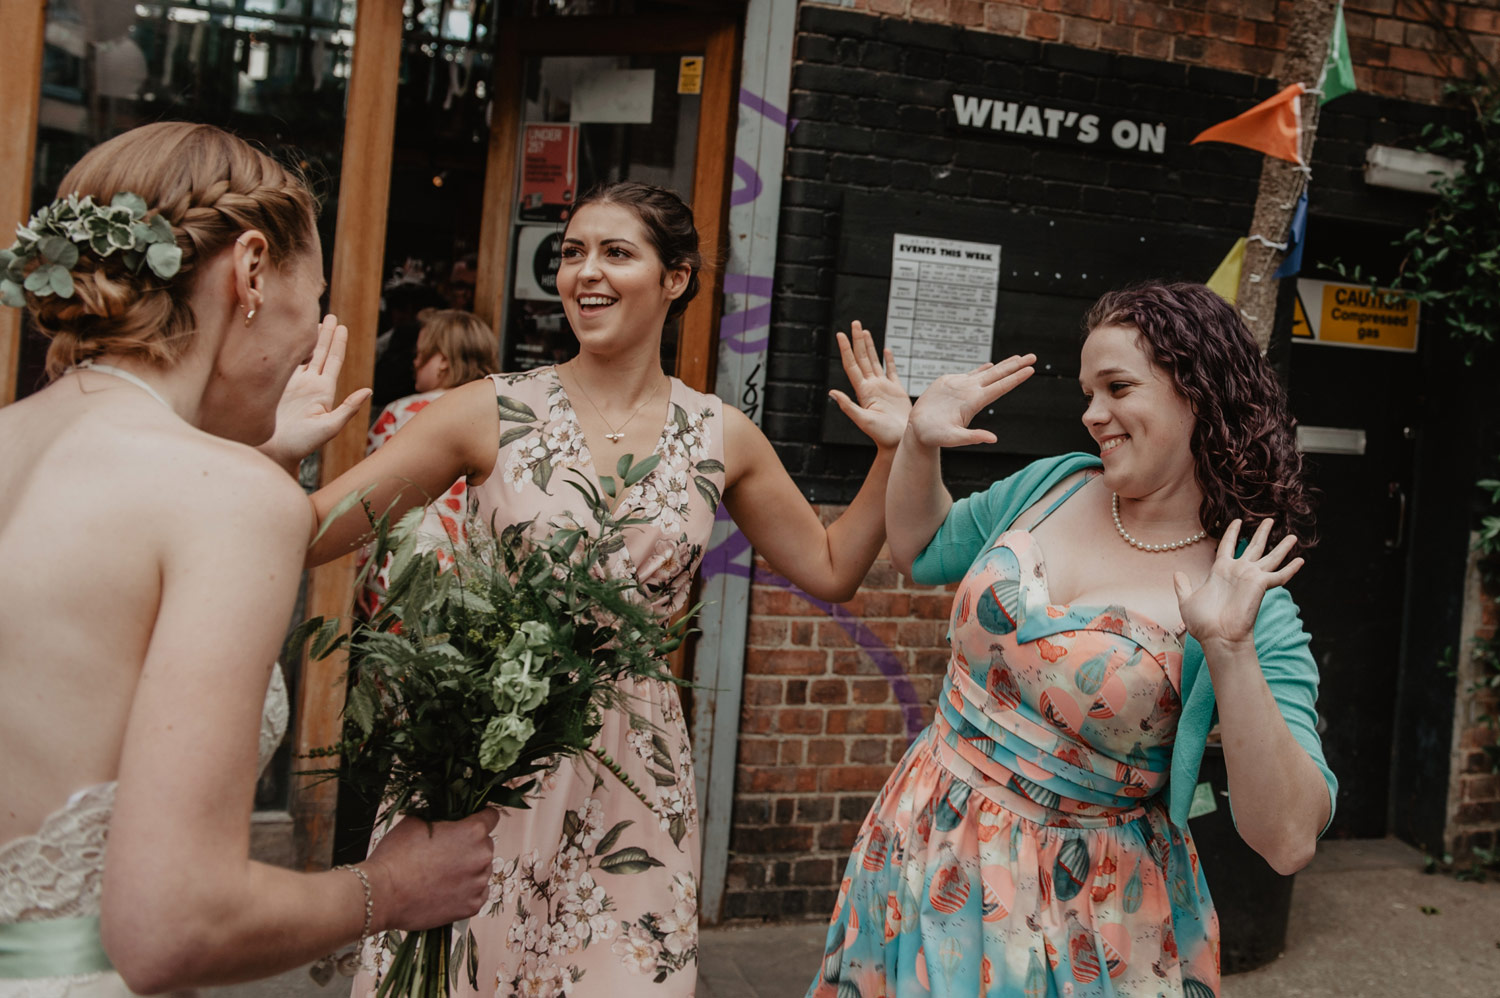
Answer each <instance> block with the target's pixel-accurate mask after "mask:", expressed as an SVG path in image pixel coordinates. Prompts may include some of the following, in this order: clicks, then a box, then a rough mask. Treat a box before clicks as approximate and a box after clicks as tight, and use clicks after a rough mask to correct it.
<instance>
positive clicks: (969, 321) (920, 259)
mask: <svg viewBox="0 0 1500 998" xmlns="http://www.w3.org/2000/svg"><path fill="white" fill-rule="evenodd" d="M999 285H1000V247H999V246H998V245H996V244H993V243H971V242H965V241H963V240H959V239H938V238H935V237H933V236H910V235H905V234H903V233H899V232H898V233H896V235H895V237H894V239H893V240H892V243H891V294H890V304H889V305H888V306H887V309H886V318H885V344H886V346H887V347H889V348H890V349H891V351H892V352H893V353H894V354H895V355H896V370H897V371H898V372H899V373H900V376H901V381H902V383H903V384H904V385H905V386H906V392H907V394H908V395H911V396H913V397H915V396H917V395H920V394H922V392H923V391H925V390H926V388H927V386H928V385H930V384H932V383H933V382H934V381H935V380H937V379H938V378H940V377H942V376H943V375H945V374H951V373H956V372H959V371H967V370H969V369H970V368H973V367H978V366H979V365H980V364H983V363H984V362H985V361H987V360H989V359H990V351H991V350H992V349H993V347H994V342H995V301H996V295H997V293H998V291H999Z"/></svg>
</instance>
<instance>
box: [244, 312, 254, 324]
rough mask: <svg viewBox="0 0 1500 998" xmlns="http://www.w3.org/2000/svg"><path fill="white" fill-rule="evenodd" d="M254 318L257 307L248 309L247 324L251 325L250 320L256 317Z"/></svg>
mask: <svg viewBox="0 0 1500 998" xmlns="http://www.w3.org/2000/svg"><path fill="white" fill-rule="evenodd" d="M254 318H255V309H253V308H252V309H251V310H250V311H248V312H246V313H245V325H246V326H249V325H250V320H251V319H254Z"/></svg>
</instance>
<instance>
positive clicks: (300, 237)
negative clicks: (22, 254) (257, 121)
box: [26, 122, 317, 377]
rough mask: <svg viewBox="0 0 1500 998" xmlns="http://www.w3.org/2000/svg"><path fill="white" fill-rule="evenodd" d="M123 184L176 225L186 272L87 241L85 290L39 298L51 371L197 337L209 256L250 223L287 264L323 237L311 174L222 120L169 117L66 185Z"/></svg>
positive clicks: (96, 156) (143, 354)
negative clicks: (169, 272)
mask: <svg viewBox="0 0 1500 998" xmlns="http://www.w3.org/2000/svg"><path fill="white" fill-rule="evenodd" d="M121 191H130V192H133V193H135V194H138V195H140V197H141V198H143V199H144V200H145V202H146V205H147V207H148V208H149V209H150V210H152V211H160V212H161V214H162V216H163V217H164V218H165V219H166V220H167V222H169V223H170V224H171V226H172V233H173V235H174V236H176V239H177V245H178V246H179V247H180V248H181V249H182V266H181V269H180V270H178V272H177V274H176V276H174V277H173V278H171V279H170V280H163V279H161V278H160V277H157V276H156V275H155V274H154V273H152V272H151V270H150V269H149V268H144V267H143V268H141V269H140V272H139V273H132V272H131V270H130V268H129V267H127V266H126V265H125V263H124V261H123V259H122V254H119V253H115V254H111V255H110V256H108V257H104V258H102V259H101V258H100V257H98V256H96V255H95V254H93V253H91V252H89V251H88V249H87V248H83V252H82V253H81V255H80V257H79V260H78V263H77V264H75V265H74V266H73V267H71V268H70V270H71V271H72V274H73V284H74V289H75V292H76V293H75V294H74V295H73V296H72V297H71V298H63V297H60V296H58V295H50V296H47V297H38V296H36V295H34V294H30V293H28V294H27V295H26V299H27V305H28V307H29V308H30V310H31V313H32V315H33V316H34V317H35V319H36V324H37V325H38V326H39V327H40V328H41V329H42V331H43V332H44V333H46V334H47V335H48V336H50V337H51V340H52V343H51V346H50V347H49V348H48V350H47V373H48V374H49V375H50V376H52V377H56V376H57V375H58V374H59V373H61V372H62V371H63V370H65V369H67V368H68V367H69V366H70V365H73V364H76V363H78V362H79V361H81V360H85V359H87V358H89V357H96V356H99V355H101V354H106V353H112V354H125V355H129V356H134V357H139V358H142V359H145V360H148V361H150V362H152V363H156V364H161V365H166V364H170V363H172V362H173V361H175V360H177V359H178V358H179V357H180V356H181V355H182V353H183V351H184V350H186V348H187V346H188V344H189V343H190V342H191V341H192V333H193V329H194V328H195V326H196V324H197V323H196V319H195V317H194V315H193V309H192V304H191V296H192V291H193V285H194V283H195V276H196V274H197V270H198V267H199V266H200V265H201V264H202V263H203V262H204V261H206V260H208V259H210V258H212V257H213V256H214V254H216V253H218V252H219V251H220V250H222V249H224V247H226V246H228V245H229V244H230V243H232V242H233V241H234V240H235V239H236V238H238V237H239V235H240V234H241V233H242V232H245V231H246V230H248V229H258V230H260V231H261V232H262V233H264V234H265V237H266V241H267V243H268V247H269V249H268V252H269V256H270V260H271V263H272V264H274V265H276V266H278V267H279V266H284V265H285V264H286V262H287V261H289V260H292V259H295V258H296V257H297V255H298V254H300V253H302V252H304V251H306V250H307V249H308V248H309V247H310V246H311V244H312V239H313V234H314V231H315V230H314V224H315V221H314V219H315V215H316V210H317V206H316V203H315V202H314V200H313V196H312V194H311V192H310V191H309V190H308V189H307V185H306V184H305V183H304V182H303V180H302V178H301V177H300V176H298V175H297V174H296V173H295V172H294V171H292V170H290V169H288V168H287V167H284V166H282V165H281V164H279V163H277V162H276V161H275V160H274V159H272V158H271V157H270V156H267V155H266V154H265V153H263V152H261V151H260V150H258V149H256V148H254V147H253V146H251V145H250V144H249V143H248V142H245V141H244V140H243V139H240V138H237V137H236V136H233V135H231V134H229V133H228V132H226V131H224V130H222V129H219V128H215V127H213V126H212V125H194V124H188V123H185V122H158V123H156V124H151V125H143V126H141V127H140V128H135V129H132V130H130V131H128V132H125V133H124V134H122V135H119V136H116V137H115V138H113V139H110V140H109V141H108V142H105V143H103V144H102V145H99V146H96V147H94V148H93V149H91V150H89V152H88V153H87V154H86V155H85V156H84V157H83V158H82V159H81V160H79V161H78V164H77V165H76V166H74V167H73V169H71V170H69V171H68V175H67V176H66V177H64V178H63V181H62V184H61V186H60V188H59V192H60V196H65V195H67V194H71V193H77V194H79V195H85V194H87V195H92V196H93V198H94V200H95V201H97V202H99V203H100V204H109V203H110V199H111V198H112V197H113V196H114V195H115V194H117V193H119V192H121Z"/></svg>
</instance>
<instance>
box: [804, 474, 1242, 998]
mask: <svg viewBox="0 0 1500 998" xmlns="http://www.w3.org/2000/svg"><path fill="white" fill-rule="evenodd" d="M1065 498H1066V497H1065ZM1054 508H1055V507H1054ZM1049 512H1050V510H1049ZM950 627H951V630H950V635H949V636H950V640H951V643H952V655H951V658H950V661H949V667H948V673H947V676H946V678H945V682H944V685H943V689H942V692H941V693H940V695H939V698H938V705H937V714H936V717H935V718H934V721H933V723H932V724H931V725H930V726H929V727H928V728H927V729H926V730H925V731H923V732H922V734H921V735H920V736H918V738H917V740H916V741H915V742H914V743H913V744H912V746H911V748H910V749H909V750H908V751H907V753H906V756H905V757H904V758H903V759H902V761H901V763H900V765H899V766H898V767H897V769H896V772H895V773H894V774H893V775H892V776H891V778H890V780H889V781H888V782H887V783H886V785H885V787H884V789H883V790H882V791H881V793H880V795H879V797H878V798H877V799H876V801H875V804H874V805H873V807H872V808H871V811H870V814H869V816H868V817H867V818H866V819H865V822H864V825H863V827H862V828H861V829H860V832H859V837H858V838H857V839H856V841H855V844H854V850H853V855H852V856H851V857H850V859H849V864H848V867H847V869H846V870H845V873H844V878H843V883H842V886H841V889H840V892H839V897H838V902H837V905H836V907H835V911H834V915H833V920H832V924H831V925H830V927H829V932H828V937H827V944H826V948H825V956H824V959H823V964H822V967H821V970H820V973H819V974H818V977H817V978H816V980H815V981H814V982H813V984H812V986H811V987H810V988H809V990H808V994H809V996H810V998H877V996H879V998H918V996H921V998H926V996H929V995H931V996H943V998H958V996H964V998H976V996H987V998H1002V996H1003V998H1048V996H1057V998H1086V996H1106V995H1120V996H1126V995H1128V996H1130V998H1153V996H1159V998H1168V996H1171V998H1177V996H1182V998H1213V996H1214V995H1217V994H1218V988H1219V960H1218V939H1219V932H1218V919H1217V917H1216V915H1215V914H1214V910H1213V903H1212V901H1211V900H1210V899H1209V895H1208V886H1207V883H1206V882H1205V881H1204V879H1203V875H1202V872H1201V871H1200V869H1199V864H1198V854H1197V850H1196V849H1195V848H1194V846H1193V843H1192V840H1191V838H1190V837H1188V836H1187V834H1186V833H1185V832H1184V831H1180V830H1178V829H1176V828H1175V827H1174V826H1173V825H1172V824H1171V822H1170V821H1169V820H1168V817H1167V810H1166V804H1165V802H1164V801H1163V799H1162V796H1161V794H1160V791H1161V789H1162V788H1163V786H1164V785H1165V783H1166V780H1167V775H1168V772H1169V762H1170V756H1171V750H1172V744H1173V741H1174V739H1175V735H1176V729H1177V719H1178V715H1179V713H1180V710H1181V690H1180V688H1179V687H1180V683H1181V674H1182V654H1183V643H1182V633H1181V632H1174V631H1169V630H1167V629H1165V628H1162V627H1160V626H1158V625H1157V624H1155V623H1154V622H1152V621H1151V620H1148V619H1147V618H1145V617H1143V616H1141V615H1140V614H1135V613H1132V612H1131V611H1129V610H1128V609H1127V608H1125V607H1121V606H1083V605H1071V606H1070V605H1057V604H1054V603H1052V602H1051V599H1050V595H1049V593H1048V589H1047V573H1046V566H1045V564H1044V562H1043V559H1042V552H1041V549H1040V548H1039V547H1038V545H1037V543H1036V541H1035V539H1034V538H1033V537H1032V535H1031V534H1030V533H1029V532H1027V531H1023V530H1011V531H1009V532H1007V533H1004V534H1002V535H1001V536H1000V537H999V539H998V540H997V541H996V542H995V544H994V546H993V547H991V548H990V549H989V550H987V551H985V552H984V553H983V554H981V555H980V556H979V557H978V558H977V559H976V560H975V562H974V564H973V565H972V566H971V567H970V569H969V572H968V574H967V575H966V576H965V577H964V579H963V580H962V581H961V582H960V584H959V587H958V591H957V592H956V593H955V595H954V601H953V611H952V616H951V619H950Z"/></svg>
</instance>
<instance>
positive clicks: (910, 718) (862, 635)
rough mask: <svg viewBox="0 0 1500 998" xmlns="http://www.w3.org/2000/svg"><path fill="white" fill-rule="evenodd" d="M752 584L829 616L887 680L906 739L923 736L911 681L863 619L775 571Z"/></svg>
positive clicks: (760, 572)
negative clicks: (760, 584)
mask: <svg viewBox="0 0 1500 998" xmlns="http://www.w3.org/2000/svg"><path fill="white" fill-rule="evenodd" d="M754 581H755V582H763V583H766V584H767V585H772V586H777V587H779V588H781V589H785V590H787V591H788V592H790V593H793V594H794V595H797V596H800V597H802V598H803V599H804V600H806V601H807V602H809V603H811V604H812V605H813V606H815V607H817V608H818V609H819V610H822V611H823V612H824V613H826V614H828V616H830V617H832V618H833V620H834V622H835V623H836V624H838V625H839V627H840V628H841V629H842V630H843V632H844V633H845V634H847V635H849V639H850V640H851V641H853V642H854V643H855V645H857V646H858V647H859V650H860V651H862V652H864V653H865V654H866V655H868V656H870V660H871V661H873V662H874V663H875V665H876V666H877V667H878V668H879V669H880V672H881V674H882V675H883V676H885V678H886V679H887V680H889V681H890V684H891V689H893V690H895V692H896V700H897V702H898V703H900V704H901V713H902V715H903V716H904V717H905V718H906V735H907V737H908V738H915V737H917V735H919V734H921V733H922V729H923V728H924V727H926V726H927V725H926V722H924V721H923V720H922V705H921V704H920V703H919V702H918V701H917V691H916V690H915V689H914V688H913V687H912V685H911V680H910V679H908V678H907V676H906V670H905V669H904V668H902V666H901V661H900V659H898V658H896V655H895V653H894V652H892V651H891V650H890V649H889V648H887V647H886V646H885V642H884V641H881V640H880V639H879V638H878V637H876V636H875V632H874V631H872V630H870V629H869V628H868V627H866V626H865V622H864V621H863V620H860V619H859V618H858V617H856V616H855V615H854V614H852V613H850V612H849V611H848V610H845V609H844V608H843V607H841V606H839V605H838V604H837V603H825V602H824V601H823V600H820V599H818V598H817V597H815V596H809V595H808V594H807V593H805V592H803V591H802V590H801V589H798V588H797V586H796V585H795V584H794V583H793V582H792V581H791V580H790V579H784V578H782V577H781V576H779V575H777V574H776V573H775V572H771V571H766V570H764V569H761V570H757V571H756V573H755V576H754Z"/></svg>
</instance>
